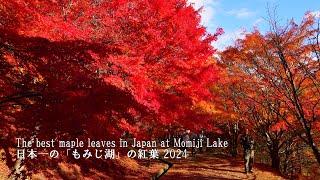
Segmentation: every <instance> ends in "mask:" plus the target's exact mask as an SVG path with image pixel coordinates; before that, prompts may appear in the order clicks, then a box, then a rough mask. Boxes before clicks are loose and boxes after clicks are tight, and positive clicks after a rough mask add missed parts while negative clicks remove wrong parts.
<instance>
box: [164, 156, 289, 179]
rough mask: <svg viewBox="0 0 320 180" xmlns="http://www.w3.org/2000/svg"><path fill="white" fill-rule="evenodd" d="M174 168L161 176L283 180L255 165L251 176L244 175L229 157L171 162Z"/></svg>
mask: <svg viewBox="0 0 320 180" xmlns="http://www.w3.org/2000/svg"><path fill="white" fill-rule="evenodd" d="M173 163H174V166H173V167H172V168H170V169H169V171H168V172H167V173H166V174H165V175H164V176H162V177H161V178H160V179H161V180H166V179H175V180H178V179H183V180H187V179H262V180H263V179H266V180H275V179H277V180H278V179H284V178H283V177H281V176H280V175H279V174H278V173H276V172H273V171H272V170H271V169H270V168H268V167H266V166H265V165H255V166H254V168H253V171H254V172H253V173H252V174H248V175H247V174H245V173H244V170H243V162H242V161H241V160H234V159H231V158H229V157H222V156H217V155H215V156H208V155H198V156H197V158H195V159H194V158H188V159H182V160H175V161H173Z"/></svg>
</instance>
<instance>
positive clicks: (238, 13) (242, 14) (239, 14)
mask: <svg viewBox="0 0 320 180" xmlns="http://www.w3.org/2000/svg"><path fill="white" fill-rule="evenodd" d="M227 14H229V15H232V16H235V17H236V18H247V17H251V16H253V15H254V14H255V13H254V12H252V11H249V10H248V9H247V8H241V9H236V10H235V9H234V10H231V11H228V12H227Z"/></svg>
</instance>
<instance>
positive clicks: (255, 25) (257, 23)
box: [253, 18, 264, 27]
mask: <svg viewBox="0 0 320 180" xmlns="http://www.w3.org/2000/svg"><path fill="white" fill-rule="evenodd" d="M263 21H264V19H263V18H259V19H257V20H255V21H254V22H253V27H258V26H259V25H260V24H261V23H262V22H263Z"/></svg>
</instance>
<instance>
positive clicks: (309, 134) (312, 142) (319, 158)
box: [306, 130, 320, 164]
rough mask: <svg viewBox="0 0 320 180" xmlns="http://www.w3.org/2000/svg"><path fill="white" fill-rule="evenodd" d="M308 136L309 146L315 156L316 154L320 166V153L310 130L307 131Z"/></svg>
mask: <svg viewBox="0 0 320 180" xmlns="http://www.w3.org/2000/svg"><path fill="white" fill-rule="evenodd" d="M306 135H307V138H308V143H309V146H310V147H311V149H312V151H313V154H314V156H315V158H316V160H317V162H318V164H320V152H319V149H318V147H317V145H316V144H315V142H314V140H313V138H312V135H311V133H310V131H309V130H307V132H306Z"/></svg>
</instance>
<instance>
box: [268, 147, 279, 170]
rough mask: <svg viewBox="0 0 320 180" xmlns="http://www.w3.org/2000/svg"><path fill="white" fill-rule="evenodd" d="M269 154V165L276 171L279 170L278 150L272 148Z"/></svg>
mask: <svg viewBox="0 0 320 180" xmlns="http://www.w3.org/2000/svg"><path fill="white" fill-rule="evenodd" d="M270 156H271V162H272V163H271V167H272V168H273V169H275V170H277V171H280V157H279V151H278V150H277V149H275V150H273V151H272V152H271V153H270Z"/></svg>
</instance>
